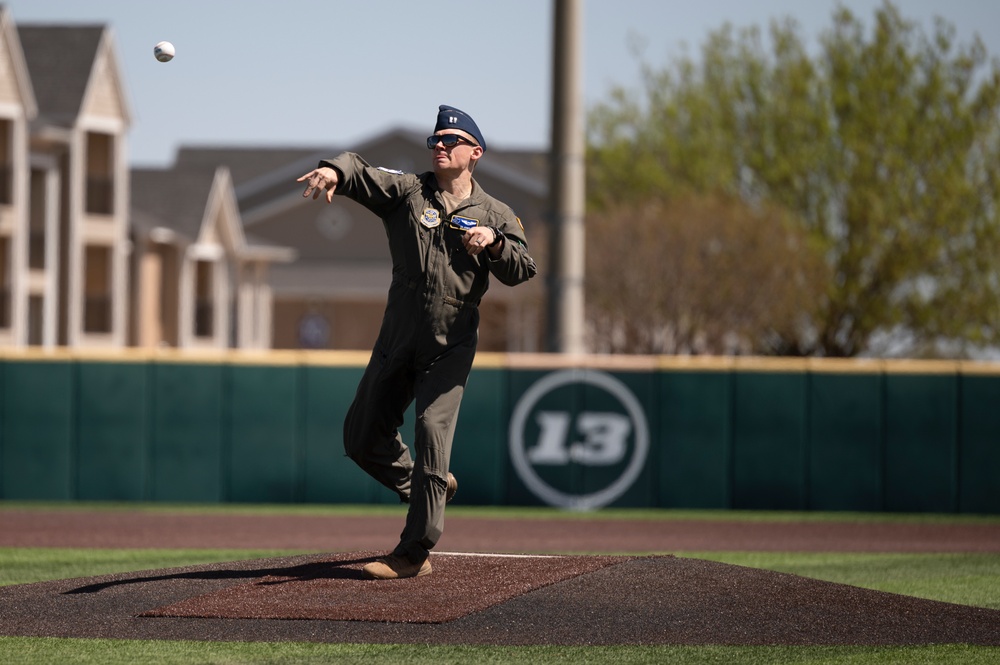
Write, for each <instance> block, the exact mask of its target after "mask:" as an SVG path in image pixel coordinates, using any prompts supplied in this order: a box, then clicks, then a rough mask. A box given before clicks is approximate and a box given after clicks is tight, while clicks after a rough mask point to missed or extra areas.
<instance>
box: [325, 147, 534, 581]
mask: <svg viewBox="0 0 1000 665" xmlns="http://www.w3.org/2000/svg"><path fill="white" fill-rule="evenodd" d="M320 166H329V167H332V168H333V169H335V170H336V171H337V172H338V180H339V182H338V184H337V188H336V193H337V194H339V195H342V196H345V197H347V198H350V199H353V200H354V201H357V202H358V203H360V204H361V205H363V206H365V207H366V208H368V209H369V210H371V211H372V212H373V213H375V214H376V215H378V216H379V217H381V218H382V223H383V225H384V226H385V232H386V235H387V237H388V241H389V253H390V255H391V256H392V283H391V285H390V286H389V294H388V302H387V303H386V308H385V314H384V316H383V319H382V327H381V330H380V331H379V335H378V339H377V340H376V342H375V347H374V349H373V351H372V355H371V359H370V360H369V362H368V366H367V368H366V369H365V373H364V376H363V377H362V378H361V382H360V384H359V385H358V390H357V394H356V395H355V398H354V402H353V403H352V404H351V407H350V409H349V410H348V413H347V417H346V419H345V422H344V448H345V451H346V452H347V454H348V456H350V457H351V458H352V459H353V460H354V461H355V462H356V463H357V464H358V465H359V466H360V467H361V468H362V469H364V470H365V471H366V472H367V473H368V474H370V475H371V476H372V477H373V478H375V479H376V480H378V481H379V482H380V483H382V484H383V485H385V486H386V487H388V488H389V489H391V490H393V491H394V492H396V493H397V494H398V495H399V496H400V498H401V499H402V500H403V501H405V502H408V503H409V504H410V505H409V510H408V512H407V516H406V525H405V527H404V528H403V532H402V534H401V535H400V542H399V545H398V546H397V547H396V549H395V554H397V555H403V556H406V557H408V558H409V559H410V560H411V561H413V562H414V563H418V562H421V561H423V560H424V559H426V558H427V555H428V552H429V550H430V549H431V548H432V547H434V545H435V544H436V543H437V541H438V539H439V538H440V537H441V533H442V530H443V528H444V507H445V490H446V486H447V480H446V479H447V477H448V464H449V460H450V458H451V446H452V440H453V438H454V435H455V423H456V421H457V419H458V409H459V405H460V403H461V401H462V394H463V392H464V391H465V384H466V380H467V379H468V376H469V372H470V370H471V369H472V360H473V357H474V356H475V354H476V343H477V341H478V335H479V333H478V328H479V310H478V306H479V301H480V299H481V298H482V297H483V294H485V293H486V290H487V288H488V287H489V275H490V273H492V274H493V275H494V276H495V277H496V278H497V279H499V280H500V281H501V282H502V283H504V284H507V285H509V286H513V285H516V284H519V283H521V282H524V281H526V280H528V279H530V278H531V277H532V276H534V275H535V273H536V268H535V263H534V261H533V260H532V258H531V257H530V256H529V255H528V252H527V246H526V241H525V237H524V230H523V228H522V227H521V223H520V220H518V218H517V217H516V216H515V215H514V213H513V212H512V211H511V209H510V208H509V207H508V206H506V205H504V204H503V203H501V202H500V201H497V200H496V199H494V198H492V197H490V196H489V195H487V194H486V193H485V192H483V190H482V189H481V188H480V187H479V185H478V183H475V182H473V189H472V194H471V195H470V196H469V198H468V199H466V200H465V201H463V202H462V203H461V204H459V206H458V207H457V208H456V209H455V210H453V211H451V213H447V212H446V206H445V202H444V199H443V198H442V197H441V196H440V194H439V189H438V186H437V180H436V178H435V176H434V174H433V173H430V172H428V173H422V174H420V175H415V174H408V173H401V172H399V171H393V170H388V169H382V168H375V167H372V166H370V165H369V164H368V163H367V162H365V161H364V160H363V159H362V158H361V157H359V156H358V155H355V154H353V153H344V154H342V155H340V156H338V157H336V158H334V159H332V160H328V161H322V162H320ZM470 225H481V226H490V227H494V228H495V229H498V230H499V231H500V232H501V233H502V234H503V237H504V238H505V239H504V241H503V245H502V252H501V255H500V257H499V258H498V259H496V260H492V259H491V258H490V257H489V254H488V252H487V251H483V252H482V253H480V254H479V255H478V256H470V255H469V254H468V252H467V251H466V249H465V247H464V246H463V245H462V236H463V234H464V228H463V227H468V226H470ZM414 401H415V403H416V404H415V408H416V423H415V432H414V441H413V447H414V456H413V457H411V454H410V450H409V448H407V446H406V445H405V444H404V443H403V440H402V437H401V436H400V434H399V430H398V428H399V426H400V425H401V424H402V422H403V413H404V411H405V410H406V408H407V407H408V406H409V405H410V403H411V402H414ZM414 457H415V459H414Z"/></svg>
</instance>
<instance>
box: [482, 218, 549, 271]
mask: <svg viewBox="0 0 1000 665" xmlns="http://www.w3.org/2000/svg"><path fill="white" fill-rule="evenodd" d="M490 229H491V231H493V234H494V242H493V244H492V245H490V246H488V247H487V248H486V254H487V257H488V259H489V260H488V261H487V264H488V265H489V268H490V272H491V273H493V275H494V276H495V277H496V278H497V279H498V280H500V281H501V282H502V283H504V284H506V285H507V286H514V285H516V284H520V283H521V282H526V281H528V280H529V279H531V278H532V277H534V276H535V274H536V273H537V272H538V268H537V267H536V266H535V260H534V259H532V258H531V255H530V254H528V243H527V241H526V240H525V238H524V228H523V227H522V226H521V220H519V219H518V218H517V217H515V216H514V213H509V214H507V215H503V216H502V217H500V218H499V224H497V225H496V226H492V227H490Z"/></svg>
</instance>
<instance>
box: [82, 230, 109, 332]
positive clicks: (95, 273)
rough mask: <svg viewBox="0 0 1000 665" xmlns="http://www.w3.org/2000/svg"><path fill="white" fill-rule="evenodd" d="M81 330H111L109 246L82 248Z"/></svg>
mask: <svg viewBox="0 0 1000 665" xmlns="http://www.w3.org/2000/svg"><path fill="white" fill-rule="evenodd" d="M83 270H84V289H83V299H84V300H83V331H84V332H88V333H109V332H111V248H110V247H104V246H100V245H88V246H87V248H86V249H85V250H84V263H83Z"/></svg>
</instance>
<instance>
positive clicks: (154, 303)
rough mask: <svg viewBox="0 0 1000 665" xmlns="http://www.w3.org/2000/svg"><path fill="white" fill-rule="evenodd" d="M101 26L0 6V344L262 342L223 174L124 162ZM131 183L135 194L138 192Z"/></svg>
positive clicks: (254, 292)
mask: <svg viewBox="0 0 1000 665" xmlns="http://www.w3.org/2000/svg"><path fill="white" fill-rule="evenodd" d="M126 88H127V86H126V85H125V82H124V80H123V78H122V69H121V67H120V63H119V60H118V55H117V52H116V50H115V44H114V39H113V35H112V32H111V30H110V29H109V28H107V27H106V26H100V25H98V26H90V25H86V26H75V25H73V26H62V25H14V23H13V21H12V19H11V17H10V14H9V13H8V12H7V10H6V8H4V7H2V6H0V346H3V347H13V348H24V347H42V348H47V349H53V348H56V347H66V348H71V349H80V348H88V349H92V348H98V349H122V348H125V347H128V346H140V347H146V348H163V347H171V348H212V349H218V348H245V349H264V348H270V346H271V330H272V321H271V311H272V306H271V290H270V287H269V285H268V268H269V265H270V263H271V262H273V261H289V260H291V259H292V258H294V252H292V251H291V250H289V249H287V248H284V247H277V246H267V245H260V244H255V243H253V242H252V241H249V240H248V239H247V237H246V235H245V234H244V233H243V228H242V221H241V219H240V216H239V209H238V206H237V204H236V201H235V198H234V195H233V189H232V182H231V179H230V178H229V175H228V172H227V170H226V169H225V168H217V169H211V170H209V171H207V172H199V173H188V172H170V173H161V174H149V173H143V172H135V173H134V172H132V171H131V170H130V168H129V163H128V151H127V147H128V144H127V137H128V131H129V127H130V125H131V119H132V111H131V108H130V105H129V100H128V96H127V94H126V92H125V91H126ZM137 186H138V188H137Z"/></svg>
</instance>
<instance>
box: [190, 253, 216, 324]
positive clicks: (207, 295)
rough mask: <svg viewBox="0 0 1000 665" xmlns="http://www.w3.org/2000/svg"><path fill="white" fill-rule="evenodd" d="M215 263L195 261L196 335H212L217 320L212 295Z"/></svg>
mask: <svg viewBox="0 0 1000 665" xmlns="http://www.w3.org/2000/svg"><path fill="white" fill-rule="evenodd" d="M214 272H215V264H214V263H212V262H211V261H196V262H195V271H194V275H195V285H194V334H195V337H211V336H212V335H213V330H214V328H215V326H214V322H215V321H214V320H215V304H214V299H213V297H212V292H213V279H212V277H213V274H214Z"/></svg>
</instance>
